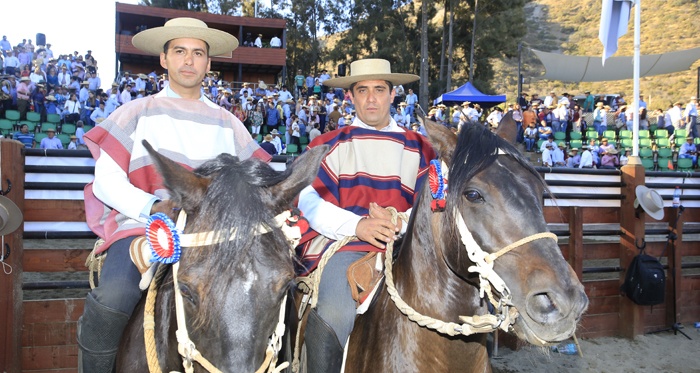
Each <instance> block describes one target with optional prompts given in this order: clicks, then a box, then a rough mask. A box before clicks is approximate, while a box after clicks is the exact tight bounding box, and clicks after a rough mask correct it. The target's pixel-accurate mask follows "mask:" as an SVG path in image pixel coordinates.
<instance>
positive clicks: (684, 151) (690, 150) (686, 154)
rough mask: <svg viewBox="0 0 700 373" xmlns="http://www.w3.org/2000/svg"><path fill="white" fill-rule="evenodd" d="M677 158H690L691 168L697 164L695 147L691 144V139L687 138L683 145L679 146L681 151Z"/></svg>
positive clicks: (690, 137)
mask: <svg viewBox="0 0 700 373" xmlns="http://www.w3.org/2000/svg"><path fill="white" fill-rule="evenodd" d="M678 158H690V159H692V160H693V166H697V164H698V153H697V150H696V146H695V144H694V143H693V137H692V136H688V137H686V138H685V144H683V145H681V149H680V150H679V151H678Z"/></svg>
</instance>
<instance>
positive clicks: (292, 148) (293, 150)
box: [287, 144, 299, 155]
mask: <svg viewBox="0 0 700 373" xmlns="http://www.w3.org/2000/svg"><path fill="white" fill-rule="evenodd" d="M287 155H299V147H298V146H297V145H296V144H289V145H287Z"/></svg>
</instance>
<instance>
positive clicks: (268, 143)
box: [260, 135, 277, 155]
mask: <svg viewBox="0 0 700 373" xmlns="http://www.w3.org/2000/svg"><path fill="white" fill-rule="evenodd" d="M260 147H261V148H263V149H264V150H265V151H266V152H268V153H269V154H270V155H275V154H277V149H276V148H275V145H274V144H272V136H271V135H266V136H265V138H264V141H263V142H262V144H260Z"/></svg>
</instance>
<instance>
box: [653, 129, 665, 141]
mask: <svg viewBox="0 0 700 373" xmlns="http://www.w3.org/2000/svg"><path fill="white" fill-rule="evenodd" d="M654 137H655V138H657V139H667V138H668V131H667V130H656V131H654Z"/></svg>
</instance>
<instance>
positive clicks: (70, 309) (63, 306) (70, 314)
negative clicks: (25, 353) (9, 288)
mask: <svg viewBox="0 0 700 373" xmlns="http://www.w3.org/2000/svg"><path fill="white" fill-rule="evenodd" d="M83 307H85V298H80V299H52V300H28V301H25V302H24V315H23V317H22V320H21V322H22V324H36V323H52V322H67V321H78V318H79V317H80V316H81V315H82V314H83ZM16 325H21V324H19V323H18V324H16ZM16 329H18V330H19V329H20V328H16ZM21 341H22V339H21V335H20V342H21Z"/></svg>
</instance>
